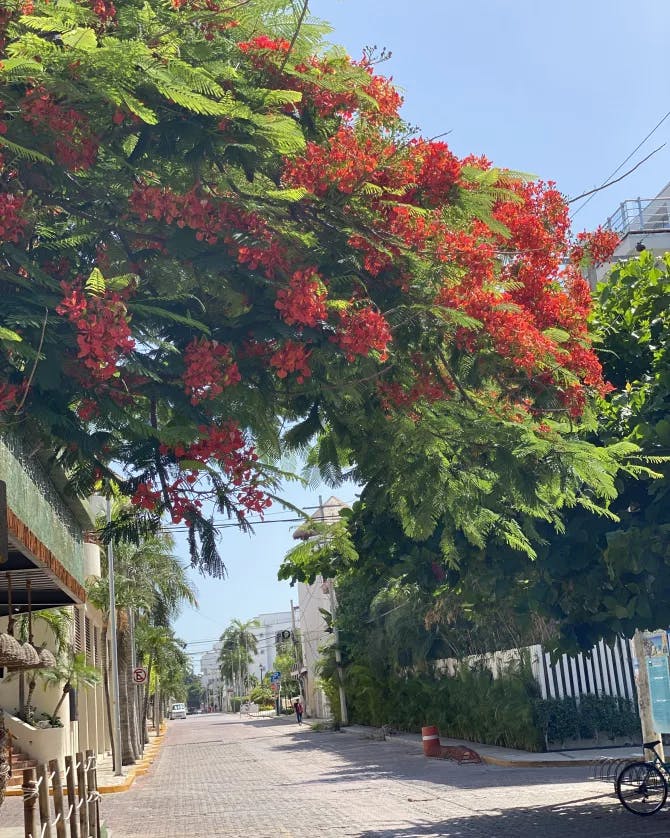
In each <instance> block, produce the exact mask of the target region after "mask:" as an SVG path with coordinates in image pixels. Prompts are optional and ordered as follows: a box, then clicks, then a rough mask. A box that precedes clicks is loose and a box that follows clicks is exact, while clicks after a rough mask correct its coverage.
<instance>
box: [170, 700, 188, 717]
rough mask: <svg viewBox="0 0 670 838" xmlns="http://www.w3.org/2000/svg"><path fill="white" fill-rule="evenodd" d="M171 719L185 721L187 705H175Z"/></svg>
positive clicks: (171, 711)
mask: <svg viewBox="0 0 670 838" xmlns="http://www.w3.org/2000/svg"><path fill="white" fill-rule="evenodd" d="M170 718H171V719H185V718H186V705H185V704H181V703H179V704H173V705H172V707H171V708H170Z"/></svg>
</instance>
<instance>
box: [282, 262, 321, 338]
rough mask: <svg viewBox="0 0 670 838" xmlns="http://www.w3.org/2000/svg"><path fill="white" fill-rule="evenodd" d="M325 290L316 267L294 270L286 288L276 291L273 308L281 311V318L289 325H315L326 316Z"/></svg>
mask: <svg viewBox="0 0 670 838" xmlns="http://www.w3.org/2000/svg"><path fill="white" fill-rule="evenodd" d="M326 297H327V292H326V288H325V286H324V284H323V280H322V279H321V277H320V276H319V274H318V273H317V270H316V268H307V270H304V271H295V272H294V273H293V275H292V276H291V278H290V280H289V283H288V288H282V289H280V290H279V291H278V292H277V301H276V302H275V308H276V309H278V310H279V311H280V312H281V316H282V320H283V321H284V322H285V323H287V324H288V325H289V326H292V325H294V324H295V323H298V324H300V325H302V326H316V325H317V324H318V323H319V322H320V321H323V320H325V319H326V317H327V309H326Z"/></svg>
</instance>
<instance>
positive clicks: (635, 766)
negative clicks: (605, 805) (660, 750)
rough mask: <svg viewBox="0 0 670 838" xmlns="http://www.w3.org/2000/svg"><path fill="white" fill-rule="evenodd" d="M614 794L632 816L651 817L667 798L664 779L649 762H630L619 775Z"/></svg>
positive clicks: (666, 785)
mask: <svg viewBox="0 0 670 838" xmlns="http://www.w3.org/2000/svg"><path fill="white" fill-rule="evenodd" d="M616 793H617V796H618V798H619V800H620V801H621V802H622V804H623V805H624V806H625V807H626V809H628V811H629V812H632V813H633V814H634V815H653V814H654V813H655V812H658V810H659V809H660V808H662V806H663V804H664V803H665V799H666V797H667V796H668V784H667V782H666V779H665V777H664V776H663V774H662V773H661V772H660V771H659V769H658V768H656V766H655V765H653V763H651V762H632V763H631V764H630V765H627V766H626V767H625V768H624V769H623V771H622V772H621V773H620V774H619V776H618V778H617V781H616Z"/></svg>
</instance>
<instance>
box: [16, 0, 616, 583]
mask: <svg viewBox="0 0 670 838" xmlns="http://www.w3.org/2000/svg"><path fill="white" fill-rule="evenodd" d="M1 8H2V15H1V20H0V29H1V36H2V37H1V43H2V55H1V56H0V81H1V83H2V88H3V89H2V94H0V95H1V98H2V109H3V113H2V120H1V121H0V152H1V153H2V180H1V182H0V238H1V241H0V248H1V251H2V265H1V268H0V291H1V293H2V299H3V305H2V308H1V315H2V328H1V329H0V416H1V421H2V423H3V424H4V425H5V426H6V428H7V429H10V430H11V429H13V428H16V427H17V425H18V426H20V425H21V423H30V424H31V426H32V430H33V432H38V433H40V434H42V435H43V436H44V437H45V439H47V440H48V443H49V444H50V445H51V446H52V447H53V449H54V451H55V455H56V456H57V458H58V459H59V460H60V461H61V462H62V464H63V465H64V466H65V467H66V468H67V470H68V471H69V473H70V474H71V476H72V479H73V482H74V483H75V485H76V486H77V488H79V489H80V490H86V489H89V488H90V487H91V486H92V485H93V484H94V483H95V481H96V480H97V479H99V478H100V477H105V476H107V477H114V479H116V480H117V481H118V482H120V484H121V487H122V489H124V490H125V491H127V492H128V493H129V494H130V495H131V496H132V498H133V501H134V503H135V504H136V505H137V506H139V507H141V508H142V509H143V510H144V511H145V513H146V516H147V519H150V520H151V521H153V522H154V523H155V522H156V521H157V520H159V519H160V516H161V515H163V514H164V513H168V514H169V515H170V516H171V517H172V520H173V521H177V522H178V521H184V522H186V524H187V525H188V527H189V531H190V533H191V547H192V554H193V558H194V561H196V562H202V564H203V566H205V567H206V568H207V569H208V570H210V571H212V572H214V573H217V572H222V565H221V563H220V559H219V557H218V553H217V551H216V546H215V540H214V535H215V532H214V529H213V526H212V524H211V521H209V520H208V518H207V517H206V515H204V513H203V509H206V508H209V502H211V501H213V502H214V503H215V505H216V507H218V509H219V510H221V511H224V512H226V513H228V514H230V515H232V516H234V517H235V518H236V519H237V521H238V522H239V523H240V525H241V526H245V525H246V524H247V520H248V516H249V515H250V514H253V515H259V514H262V513H263V511H264V510H265V509H266V508H267V506H268V505H269V504H270V502H271V499H272V496H273V493H274V491H275V489H276V486H277V476H278V475H277V472H275V470H274V469H273V468H272V466H271V464H270V460H271V458H272V457H273V456H276V455H277V454H278V453H279V452H280V451H281V449H282V444H286V445H288V446H294V447H295V446H298V447H299V446H303V445H306V444H308V443H310V441H314V440H317V441H318V445H317V448H316V449H315V453H314V458H315V461H316V462H318V464H319V466H320V468H321V469H322V472H323V473H324V474H325V475H329V476H330V477H331V478H332V479H333V480H335V479H338V477H339V476H340V475H341V474H342V472H343V471H346V468H347V466H349V465H351V466H354V467H355V469H356V471H355V476H356V477H357V478H358V479H359V480H361V481H363V482H365V483H366V484H367V485H368V486H369V487H370V491H371V492H372V491H374V492H376V493H377V495H378V497H379V499H380V502H381V499H382V498H384V499H385V500H384V502H385V503H387V504H390V507H391V508H392V509H393V510H394V514H396V515H397V516H398V517H399V518H400V519H401V520H402V522H403V526H404V527H405V528H406V530H407V531H408V532H413V533H415V534H421V533H426V532H429V531H430V530H431V527H433V526H434V524H435V522H436V521H437V520H442V521H443V523H444V522H445V521H447V522H448V524H449V526H453V527H455V528H457V529H459V530H460V531H464V532H467V533H468V537H470V538H472V539H475V540H476V539H479V540H480V541H482V543H484V542H485V541H486V539H487V538H488V537H489V536H490V535H491V534H492V533H494V531H495V532H502V533H503V535H504V537H505V538H506V539H507V540H510V541H512V542H514V543H516V544H517V545H518V546H519V547H520V548H525V544H526V542H525V540H524V536H523V532H522V530H523V527H522V523H523V522H520V517H523V516H528V517H529V518H532V517H533V516H534V515H540V516H543V517H547V516H550V517H551V516H552V515H554V512H553V511H552V512H551V513H548V512H547V509H551V510H554V509H556V508H559V507H560V506H561V505H562V504H564V503H566V502H570V503H574V502H577V500H578V499H579V498H582V497H584V498H588V503H589V504H595V503H597V502H598V500H599V499H603V498H607V497H608V496H609V495H610V494H611V492H612V485H613V483H612V481H613V476H614V474H615V473H616V470H617V468H618V460H617V457H616V456H615V454H614V453H611V452H607V451H606V450H605V449H603V450H601V451H599V453H598V457H599V458H600V460H599V462H600V466H599V470H598V474H597V476H596V477H592V476H589V474H588V469H586V468H585V467H584V463H585V459H587V458H588V457H590V456H594V455H593V453H592V452H588V451H587V450H586V449H585V448H584V447H583V445H582V443H579V442H577V441H575V440H573V439H572V438H571V432H572V430H573V427H574V424H573V423H575V422H577V421H580V420H582V419H584V418H588V415H589V400H590V395H591V394H592V393H598V392H599V393H602V392H604V391H605V390H606V388H607V385H606V384H605V383H604V382H603V380H602V377H601V371H600V366H599V363H598V361H597V359H596V356H595V355H594V354H593V352H592V350H591V349H590V346H589V340H588V333H587V326H586V317H587V314H588V310H589V291H588V288H587V286H586V284H585V282H584V280H583V279H582V276H581V274H580V272H579V270H578V264H577V263H578V262H579V261H580V260H582V259H585V258H587V257H588V256H589V254H591V255H596V256H599V257H602V255H603V252H605V251H606V249H607V247H611V246H612V245H613V242H611V241H610V240H609V238H608V237H607V236H606V235H604V234H597V235H596V237H595V238H593V237H587V238H585V239H584V240H580V241H579V242H578V243H577V245H578V246H577V249H575V248H573V247H572V245H571V243H570V240H569V230H568V217H567V211H566V206H565V203H564V201H563V200H562V198H561V196H560V194H559V193H558V192H557V191H556V190H555V188H554V187H553V186H552V185H551V184H542V183H530V182H528V181H527V180H526V179H524V178H522V177H519V176H517V175H515V174H513V173H510V172H506V171H500V170H498V169H495V168H494V167H493V166H492V165H491V164H490V163H489V162H488V161H487V160H486V159H484V158H478V157H468V158H466V159H463V160H461V159H458V158H457V157H456V156H455V155H454V154H453V153H452V152H451V151H450V150H449V148H448V147H447V145H446V144H445V143H443V142H440V141H430V140H426V139H423V138H420V137H416V136H413V135H411V134H410V133H409V132H408V130H407V128H406V126H405V125H404V124H403V122H402V121H401V119H400V117H399V115H398V108H399V107H400V105H401V98H400V96H399V94H398V93H397V91H396V90H395V88H394V87H393V85H392V84H391V82H390V81H389V80H388V79H386V78H384V77H383V76H381V75H379V74H378V73H377V71H376V68H375V63H374V60H373V59H372V57H371V56H366V57H364V58H363V59H361V60H358V61H355V60H352V59H350V58H349V57H347V56H346V55H344V54H343V53H342V52H341V51H339V50H334V51H331V52H328V51H326V50H325V49H324V48H323V47H322V46H321V45H319V38H318V36H319V33H320V29H319V27H318V26H317V25H316V24H315V23H314V22H313V21H311V20H309V18H308V19H307V20H302V19H296V18H294V16H293V12H292V6H291V4H290V3H287V4H286V8H285V9H282V8H280V7H279V6H278V4H277V3H276V2H268V3H267V4H266V3H264V2H262V0H259V2H254V3H253V4H245V3H241V4H237V3H236V4H226V3H220V2H218V0H172V2H171V3H164V2H158V0H148V2H147V0H120V1H119V2H118V3H117V4H116V5H115V4H113V3H111V2H107V1H106V0H95V2H89V0H68V2H59V3H56V4H54V3H52V2H48V1H47V0H35V2H34V3H33V2H30V3H25V4H23V5H22V4H21V3H18V2H14V0H3V2H2V6H1ZM571 260H572V261H571ZM287 422H289V423H290V425H291V430H290V431H289V433H288V434H287V435H286V436H285V437H284V438H282V437H281V432H280V429H281V428H282V427H286V425H287ZM415 466H416V468H415ZM408 468H409V469H410V471H411V475H410V477H411V479H408ZM468 481H469V482H468ZM494 486H495V487H496V488H495V490H494V489H493V488H492V487H494ZM494 497H495V504H494V506H493V507H492V506H491V504H490V503H489V501H490V499H491V498H494ZM494 507H495V508H494ZM487 510H488V511H487ZM519 533H521V534H519ZM445 544H446V541H445ZM448 549H449V548H448V546H447V547H445V550H446V551H447V553H448Z"/></svg>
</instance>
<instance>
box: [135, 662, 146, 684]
mask: <svg viewBox="0 0 670 838" xmlns="http://www.w3.org/2000/svg"><path fill="white" fill-rule="evenodd" d="M148 675H149V673H148V672H147V670H146V669H145V667H143V666H136V667H135V668H134V669H133V684H146V682H147V678H148Z"/></svg>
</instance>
